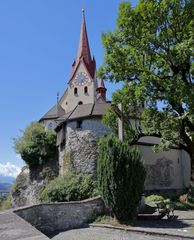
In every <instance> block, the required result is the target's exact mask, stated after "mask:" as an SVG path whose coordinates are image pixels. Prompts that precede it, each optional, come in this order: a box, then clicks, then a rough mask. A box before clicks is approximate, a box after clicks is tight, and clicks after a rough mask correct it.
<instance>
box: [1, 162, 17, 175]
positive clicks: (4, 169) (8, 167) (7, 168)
mask: <svg viewBox="0 0 194 240" xmlns="http://www.w3.org/2000/svg"><path fill="white" fill-rule="evenodd" d="M20 171H21V168H19V167H17V166H16V165H14V164H12V163H10V162H7V163H6V164H1V163H0V176H8V177H14V178H16V177H17V176H18V174H19V173H20Z"/></svg>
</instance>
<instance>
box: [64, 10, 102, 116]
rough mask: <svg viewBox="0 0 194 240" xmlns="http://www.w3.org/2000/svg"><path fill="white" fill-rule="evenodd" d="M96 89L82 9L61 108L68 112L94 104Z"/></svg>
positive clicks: (93, 67) (93, 64) (92, 60)
mask: <svg viewBox="0 0 194 240" xmlns="http://www.w3.org/2000/svg"><path fill="white" fill-rule="evenodd" d="M97 88H98V83H97V78H96V61H95V59H94V57H93V58H92V57H91V53H90V46H89V41H88V35H87V29H86V20H85V13H84V10H83V9H82V24H81V34H80V40H79V46H78V52H77V57H76V59H75V61H74V62H73V65H72V70H71V74H70V78H69V82H68V89H67V91H66V93H65V94H64V95H63V97H62V99H61V102H60V104H61V106H62V107H63V109H65V111H66V112H70V111H72V110H73V109H75V107H76V106H77V105H80V104H88V103H95V101H96V97H97V92H96V89H97Z"/></svg>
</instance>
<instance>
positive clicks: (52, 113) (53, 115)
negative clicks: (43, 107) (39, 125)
mask: <svg viewBox="0 0 194 240" xmlns="http://www.w3.org/2000/svg"><path fill="white" fill-rule="evenodd" d="M64 114H65V110H64V109H63V108H62V107H61V106H60V105H59V104H56V105H55V106H54V107H52V108H51V109H50V110H49V111H48V112H47V113H46V114H45V115H44V116H43V117H41V119H40V121H43V120H48V119H57V118H59V117H61V116H63V115H64Z"/></svg>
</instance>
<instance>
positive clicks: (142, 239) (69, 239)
mask: <svg viewBox="0 0 194 240" xmlns="http://www.w3.org/2000/svg"><path fill="white" fill-rule="evenodd" d="M52 239H53V240H172V239H174V240H175V239H176V240H181V239H182V238H165V237H164V236H161V237H159V236H155V235H147V234H140V233H133V232H124V231H120V230H112V229H102V228H83V229H77V230H70V231H66V232H63V233H60V234H59V235H57V236H55V237H54V238H52Z"/></svg>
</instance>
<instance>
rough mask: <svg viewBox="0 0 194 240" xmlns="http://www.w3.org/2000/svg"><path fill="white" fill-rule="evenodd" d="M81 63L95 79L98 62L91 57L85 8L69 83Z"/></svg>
mask: <svg viewBox="0 0 194 240" xmlns="http://www.w3.org/2000/svg"><path fill="white" fill-rule="evenodd" d="M80 62H83V63H84V65H85V67H86V69H87V71H88V73H89V74H90V77H91V78H92V79H94V78H95V73H96V61H95V58H94V57H93V58H92V57H91V53H90V45H89V41H88V35H87V29H86V19H85V11H84V8H82V24H81V33H80V40H79V46H78V51H77V57H76V59H75V61H74V62H73V65H72V71H71V75H70V80H69V81H71V80H72V78H73V77H74V74H75V72H76V70H77V68H78V66H79V64H80Z"/></svg>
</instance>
